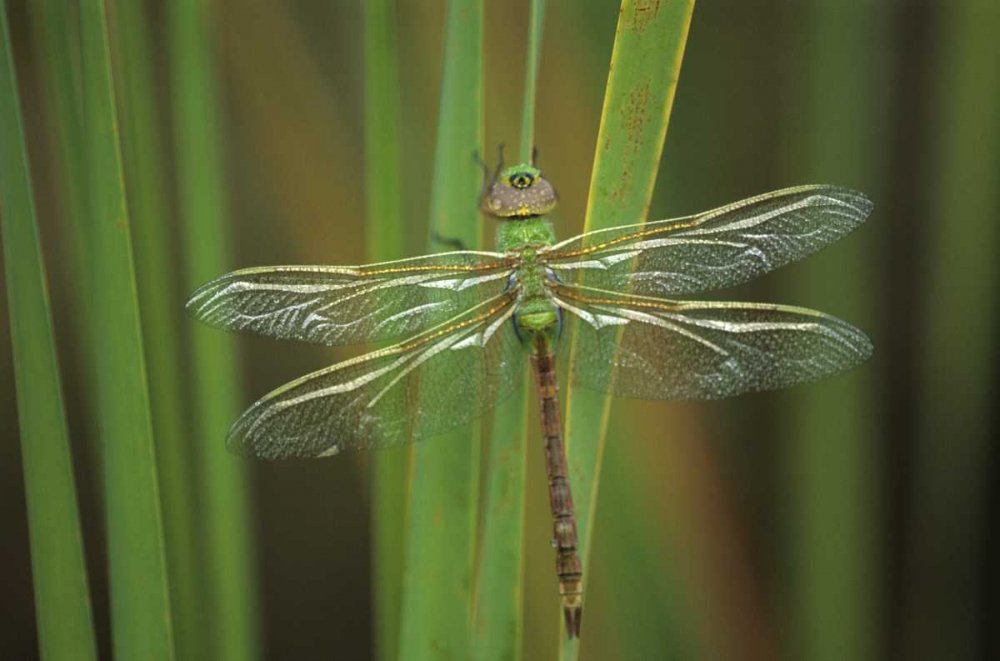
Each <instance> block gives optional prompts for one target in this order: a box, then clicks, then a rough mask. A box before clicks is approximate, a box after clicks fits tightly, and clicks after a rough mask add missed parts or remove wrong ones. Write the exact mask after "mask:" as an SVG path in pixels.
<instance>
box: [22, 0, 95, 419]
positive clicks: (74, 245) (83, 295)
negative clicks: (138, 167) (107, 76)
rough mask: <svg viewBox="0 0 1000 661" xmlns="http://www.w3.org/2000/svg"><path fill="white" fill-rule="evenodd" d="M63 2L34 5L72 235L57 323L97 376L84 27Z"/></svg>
mask: <svg viewBox="0 0 1000 661" xmlns="http://www.w3.org/2000/svg"><path fill="white" fill-rule="evenodd" d="M72 5H73V6H69V7H68V6H67V3H66V2H63V0H39V1H38V2H33V3H30V5H29V14H30V17H31V26H32V37H33V38H32V40H31V42H32V44H33V46H34V52H35V56H36V57H37V58H38V61H39V62H40V63H41V71H42V89H43V90H44V98H45V107H46V110H47V112H46V113H45V120H46V128H47V130H48V138H49V141H50V151H51V154H52V162H53V166H54V167H53V169H54V171H55V177H54V178H53V184H52V185H53V188H54V191H55V194H54V195H53V196H52V197H53V198H55V201H56V205H57V206H56V211H57V213H58V216H59V231H60V232H62V233H63V235H64V236H65V237H66V238H67V240H66V241H64V242H62V243H63V245H64V246H65V248H64V249H63V250H61V251H59V252H60V253H61V254H60V255H59V257H60V261H62V262H64V263H65V264H67V265H68V267H69V268H68V269H67V271H68V273H69V277H65V276H63V278H64V279H63V281H62V283H61V284H62V286H64V287H66V288H67V290H68V291H69V293H70V295H69V296H66V297H65V298H64V301H65V302H64V303H63V307H64V310H63V311H60V310H59V309H58V308H57V309H56V310H55V315H56V322H57V323H58V322H59V321H60V317H64V318H65V319H66V320H67V322H69V323H70V324H71V325H72V327H73V330H74V334H75V335H76V337H78V338H79V339H78V340H77V341H76V342H73V343H72V346H71V350H72V357H73V362H74V364H75V366H76V368H77V370H78V371H79V372H81V373H83V374H91V373H93V372H94V368H93V367H91V366H90V363H89V361H90V360H91V359H92V357H93V355H94V351H93V349H92V342H93V340H92V339H91V338H90V326H89V324H87V323H86V321H85V317H86V311H87V308H88V304H87V296H88V295H87V292H89V291H90V288H89V287H88V286H87V278H88V277H89V275H88V269H87V256H86V243H87V239H86V228H85V223H86V214H87V209H86V206H87V198H86V194H85V187H86V169H85V168H84V166H83V150H84V133H83V106H82V100H81V98H80V87H81V86H80V30H79V16H78V12H77V11H76V10H77V9H78V7H76V3H72ZM81 396H82V398H83V400H84V403H85V406H84V408H85V410H86V411H94V410H96V408H97V404H96V399H95V394H94V393H93V392H91V391H90V390H89V389H88V392H85V393H82V395H81ZM84 423H85V424H86V426H87V432H88V436H90V437H96V436H97V428H96V421H95V420H93V419H92V416H85V419H84Z"/></svg>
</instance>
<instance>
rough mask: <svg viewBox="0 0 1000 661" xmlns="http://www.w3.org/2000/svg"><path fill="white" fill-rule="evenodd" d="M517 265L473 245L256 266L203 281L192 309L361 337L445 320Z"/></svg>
mask: <svg viewBox="0 0 1000 661" xmlns="http://www.w3.org/2000/svg"><path fill="white" fill-rule="evenodd" d="M511 269H512V265H511V264H510V263H509V262H508V261H507V258H506V257H505V256H504V255H502V254H500V253H490V252H473V251H462V252H451V253H441V254H437V255H425V256H422V257H416V258H412V259H404V260H399V261H395V262H383V263H381V264H370V265H367V266H347V267H340V266H271V267H262V268H252V269H244V270H241V271H234V272H232V273H227V274H226V275H224V276H222V277H220V278H218V279H216V280H213V281H212V282H209V283H208V284H206V285H204V286H202V287H201V288H199V289H198V291H196V292H195V293H194V295H193V296H192V297H191V300H189V301H188V303H187V308H188V310H189V311H190V312H191V313H192V314H193V315H194V316H195V317H196V318H197V319H198V320H200V321H203V322H205V323H207V324H210V325H212V326H216V327H218V328H222V329H225V330H237V331H249V332H252V333H257V334H259V335H266V336H269V337H276V338H281V339H289V340H302V341H305V342H315V343H317V344H327V345H333V344H360V343H363V342H371V341H377V340H385V339H393V338H399V337H403V336H406V335H410V334H413V333H417V332H420V331H422V330H425V329H427V328H430V327H432V326H435V325H437V324H440V323H443V322H445V321H447V320H448V319H450V318H451V317H453V316H455V315H456V314H458V313H460V312H462V311H463V310H465V309H468V308H470V307H472V306H474V305H475V304H477V303H480V302H482V301H484V300H486V299H488V298H490V297H492V296H495V295H496V294H498V293H499V292H501V291H503V289H504V287H506V285H507V279H508V277H509V274H510V271H511Z"/></svg>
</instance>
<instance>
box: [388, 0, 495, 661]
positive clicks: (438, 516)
mask: <svg viewBox="0 0 1000 661" xmlns="http://www.w3.org/2000/svg"><path fill="white" fill-rule="evenodd" d="M445 32H446V38H445V49H444V75H443V80H442V89H441V105H440V110H439V117H438V129H437V131H438V132H437V144H436V148H435V155H434V181H433V185H432V190H431V212H430V219H431V220H430V230H431V236H432V237H433V236H435V235H437V236H440V237H445V238H447V239H456V240H458V241H461V242H462V244H463V245H464V246H466V247H468V248H472V249H474V248H475V247H477V246H478V245H479V214H478V213H477V210H476V195H477V193H478V192H479V186H480V180H481V172H480V170H479V168H478V166H477V165H476V164H475V162H474V161H473V157H472V156H473V153H474V152H475V151H476V150H481V147H482V139H483V78H482V68H483V0H452V2H450V3H449V6H448V16H447V26H446V29H445ZM438 243H439V242H436V241H432V242H431V248H432V249H434V248H435V247H437V246H436V245H435V244H438ZM468 378H469V379H477V378H479V375H476V374H469V375H468ZM474 383H475V381H470V387H473V384H474ZM479 441H480V435H479V433H478V426H477V427H476V428H475V429H471V428H469V427H468V426H467V427H465V428H463V429H459V430H457V431H454V432H451V433H449V434H445V435H442V436H439V437H434V438H433V439H430V440H428V441H425V442H423V443H421V444H419V445H417V446H416V447H415V448H414V451H413V468H412V482H411V486H410V503H411V504H412V506H411V507H410V508H409V512H408V517H409V522H408V527H407V538H406V560H405V565H404V575H403V605H402V615H401V618H402V620H401V628H400V658H401V659H404V660H408V659H414V660H419V661H424V660H425V659H456V660H458V659H461V660H464V659H467V658H468V656H469V649H470V648H469V645H470V628H471V619H472V583H473V567H472V565H473V561H474V557H475V540H476V514H477V512H476V510H477V502H476V501H477V495H478V493H479V479H478V477H479V454H480V449H479Z"/></svg>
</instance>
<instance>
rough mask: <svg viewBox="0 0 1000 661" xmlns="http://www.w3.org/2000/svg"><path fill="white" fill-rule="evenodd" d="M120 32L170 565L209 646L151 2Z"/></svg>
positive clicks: (117, 44) (122, 1) (185, 609)
mask: <svg viewBox="0 0 1000 661" xmlns="http://www.w3.org/2000/svg"><path fill="white" fill-rule="evenodd" d="M111 10H112V11H111V14H110V16H109V19H110V21H111V26H112V30H111V37H112V46H113V52H114V53H115V54H116V57H115V63H116V67H115V73H116V89H117V91H118V95H117V96H118V100H119V108H118V109H119V118H120V121H121V142H122V156H123V163H124V168H125V183H126V187H127V188H128V191H129V195H128V201H129V214H130V216H131V219H132V229H133V236H134V239H135V241H134V245H135V258H136V277H137V284H138V288H139V289H138V291H139V308H140V311H141V313H142V326H143V339H144V348H145V352H146V361H147V362H146V365H147V368H148V370H149V394H150V403H151V407H152V412H153V432H154V435H155V437H156V451H157V461H158V467H159V477H160V487H161V495H162V499H163V523H164V534H165V538H166V545H167V547H166V548H167V568H168V570H169V572H170V596H171V606H172V612H173V615H174V635H175V642H176V645H177V656H178V658H181V659H198V658H206V657H207V656H209V649H208V648H207V647H206V644H207V641H208V640H209V636H208V631H206V630H205V628H204V626H203V622H202V613H201V606H202V604H203V603H204V602H205V594H204V593H203V588H204V585H205V583H204V581H202V580H200V567H201V562H200V560H199V558H198V557H197V554H196V548H197V539H198V532H197V530H196V529H195V521H196V520H195V512H197V502H198V499H197V496H196V492H195V488H196V480H195V475H196V474H197V473H196V472H195V470H194V467H195V463H194V459H193V453H194V448H193V447H192V445H191V436H190V434H188V433H187V429H186V426H185V423H184V420H185V415H186V414H185V411H184V383H183V375H182V372H181V365H182V364H183V360H182V355H181V346H180V339H179V338H180V329H181V324H180V316H181V311H180V307H179V306H178V305H177V301H179V300H182V299H183V295H182V294H183V292H181V291H180V288H179V286H178V281H179V275H180V274H179V273H178V270H179V269H178V267H177V264H176V263H175V262H174V261H173V260H171V255H173V254H175V252H174V250H173V247H174V246H173V235H172V234H171V233H170V232H169V231H168V230H169V228H170V225H171V224H170V215H169V214H170V208H169V203H168V200H169V193H168V192H167V190H166V181H165V179H166V171H165V169H164V165H165V164H166V163H167V159H166V158H165V153H164V149H163V143H162V138H161V135H160V133H159V127H160V126H162V125H163V117H162V116H161V115H160V112H159V110H158V101H157V94H156V86H155V72H154V66H153V64H154V63H153V53H152V50H151V48H152V44H153V43H154V42H153V39H152V35H151V33H150V25H149V21H148V18H147V16H146V13H145V10H144V8H143V4H142V3H140V2H135V1H134V0H115V2H114V3H113V4H112V5H111Z"/></svg>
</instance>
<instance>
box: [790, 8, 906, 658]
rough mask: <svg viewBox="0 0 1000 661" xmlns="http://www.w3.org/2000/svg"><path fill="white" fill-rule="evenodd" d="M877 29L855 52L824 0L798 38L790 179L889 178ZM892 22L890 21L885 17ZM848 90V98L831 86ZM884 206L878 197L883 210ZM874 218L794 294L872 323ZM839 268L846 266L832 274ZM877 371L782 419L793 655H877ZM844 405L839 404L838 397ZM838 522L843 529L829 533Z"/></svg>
mask: <svg viewBox="0 0 1000 661" xmlns="http://www.w3.org/2000/svg"><path fill="white" fill-rule="evenodd" d="M872 12H873V15H871V16H870V17H869V19H868V20H867V21H866V28H867V29H868V30H870V33H869V34H868V35H866V37H865V38H864V39H861V40H859V42H858V44H857V45H856V46H855V47H853V48H850V49H844V48H843V44H844V40H845V39H850V38H851V36H852V33H853V32H854V31H855V30H856V29H857V24H856V23H855V22H854V21H852V20H851V16H850V15H849V14H848V13H845V12H844V11H843V8H842V6H840V5H838V4H837V3H836V2H829V1H826V2H814V3H812V4H811V6H810V10H809V11H808V12H803V14H804V18H805V19H806V20H805V21H804V22H803V23H802V25H801V28H802V29H801V31H800V33H799V34H796V35H793V36H792V40H791V44H790V49H792V53H793V54H792V56H791V57H790V60H791V61H792V62H796V63H800V64H799V65H798V66H799V67H801V68H797V71H796V73H797V75H795V76H794V77H792V78H791V80H793V81H794V84H793V85H792V86H791V89H792V90H793V94H792V95H790V98H789V100H788V105H789V108H788V110H787V114H788V116H789V117H794V118H795V120H793V121H790V122H788V124H787V126H786V129H785V133H786V136H787V140H786V144H787V147H788V149H787V153H786V154H784V157H785V158H784V163H783V165H784V166H785V168H784V169H785V174H784V175H783V177H784V178H785V179H788V180H793V179H794V180H796V181H817V180H824V181H836V182H838V183H840V184H843V185H847V186H854V187H858V188H863V189H864V190H865V192H866V193H867V194H868V195H870V196H871V197H872V198H873V199H876V200H877V199H880V198H882V197H883V196H881V195H879V194H878V192H879V191H878V189H877V188H876V186H877V185H878V182H879V181H880V179H881V178H882V177H881V175H882V172H881V171H880V166H881V165H882V163H880V162H879V160H878V159H875V158H872V157H871V156H870V155H869V154H867V153H866V152H865V151H864V149H863V147H864V146H865V145H867V144H869V143H871V142H877V141H879V140H880V139H881V140H886V139H888V136H885V135H881V136H880V135H879V133H878V131H877V130H876V128H875V127H876V126H878V124H879V122H878V120H879V118H878V116H877V114H876V110H877V108H878V104H877V103H875V102H873V99H878V98H879V89H880V88H881V87H882V86H884V85H885V77H886V76H887V75H888V66H889V63H888V62H886V61H885V59H884V58H883V57H881V56H882V54H883V53H884V50H883V48H882V46H881V44H882V43H883V42H884V40H885V39H887V38H889V37H888V33H887V31H886V29H887V28H888V26H889V22H888V21H887V20H885V17H884V16H881V15H880V13H883V12H884V9H876V8H873V9H872ZM880 19H881V20H880ZM831 89H837V90H838V93H837V94H831V93H830V90H831ZM878 211H879V207H878V206H877V205H876V208H875V212H876V214H877V213H878ZM879 225H880V224H879V223H871V224H869V225H868V226H866V227H864V228H863V229H862V230H861V231H859V232H857V233H856V234H855V235H853V236H851V237H850V238H849V239H848V240H845V241H844V242H842V243H841V244H838V245H836V246H834V247H832V248H830V249H829V250H825V251H823V253H822V254H819V255H816V256H813V257H811V258H809V259H807V260H804V262H803V264H802V265H801V266H799V267H797V273H798V274H799V275H798V277H796V278H794V279H793V280H792V281H791V282H790V285H791V286H789V287H787V288H786V289H785V291H788V294H787V297H790V298H794V299H795V300H797V301H803V302H804V303H806V304H810V305H811V304H812V303H813V302H814V301H817V302H818V301H822V302H823V305H827V304H828V303H827V302H829V304H835V305H838V306H839V307H838V313H839V314H840V315H842V316H843V317H844V318H845V319H848V320H850V321H851V322H852V323H857V324H858V325H859V326H861V327H862V328H871V326H872V324H871V318H872V316H873V314H872V313H873V311H874V305H875V303H874V301H873V300H869V299H868V297H870V296H872V294H874V290H873V289H872V288H870V287H867V288H866V287H865V283H866V282H870V281H871V280H872V278H873V274H872V273H871V272H870V271H867V270H866V269H865V264H864V260H863V254H864V248H865V247H866V246H867V245H871V237H873V236H874V234H875V233H876V232H877V231H878V229H879ZM831 272H834V273H837V274H838V276H837V277H836V278H830V277H829V274H830V273H831ZM870 390H871V378H870V373H869V372H867V371H866V370H854V371H851V372H849V373H847V374H844V375H842V376H839V377H837V378H836V379H831V380H829V381H827V382H823V383H821V384H817V385H814V386H808V387H802V388H795V389H793V390H792V391H790V392H788V393H787V394H786V395H784V396H782V397H781V398H780V400H779V401H780V402H781V404H782V405H783V406H782V411H781V418H782V419H783V420H786V421H787V423H786V424H785V427H786V429H787V432H788V435H789V437H790V438H792V439H796V440H795V441H794V442H792V443H790V444H789V445H788V451H789V453H790V456H789V460H788V470H787V476H788V482H787V483H786V484H787V485H788V492H789V493H790V494H794V495H793V496H792V500H793V502H794V503H795V506H794V507H793V508H792V510H791V515H792V519H791V520H792V525H791V532H792V538H791V540H790V547H791V548H792V549H794V551H793V552H792V553H791V554H790V555H791V557H792V570H793V572H794V583H793V585H794V587H795V592H794V596H793V599H794V602H793V603H794V604H795V605H794V606H793V607H792V608H791V612H792V613H793V617H794V618H795V621H796V626H795V627H793V628H792V632H793V633H792V639H791V640H790V641H789V643H790V646H789V647H790V649H791V650H793V652H792V653H791V655H792V656H794V657H797V658H802V659H816V660H820V659H831V660H832V659H837V658H844V657H849V658H852V659H875V658H878V657H879V651H878V650H877V649H875V647H874V641H873V632H874V631H875V629H876V626H877V618H878V616H879V593H878V592H879V590H878V588H879V586H877V585H875V584H873V583H872V581H870V580H869V577H870V576H871V575H872V572H873V571H874V570H875V566H874V563H877V562H878V558H877V557H876V556H875V555H874V554H872V553H868V552H867V551H866V550H868V549H873V548H877V535H878V531H879V530H880V526H879V525H878V521H877V518H876V515H877V513H876V512H874V511H873V510H872V509H871V508H870V507H868V504H869V503H870V502H871V498H872V495H873V494H872V493H871V489H872V487H871V486H868V485H867V484H866V482H867V481H866V479H865V478H866V476H867V475H868V474H869V471H870V470H871V468H870V465H871V464H872V453H871V448H870V447H869V444H868V441H867V439H868V438H870V437H871V434H872V432H873V431H874V427H876V426H877V425H878V417H877V416H878V412H877V411H876V410H874V407H873V405H872V396H871V395H872V393H871V392H870ZM830 401H837V402H838V403H839V404H838V406H836V407H831V406H830V405H829V402H830ZM831 527H833V528H835V529H836V530H837V531H838V533H837V535H836V537H831V535H829V532H828V531H829V530H830V528H831Z"/></svg>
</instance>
